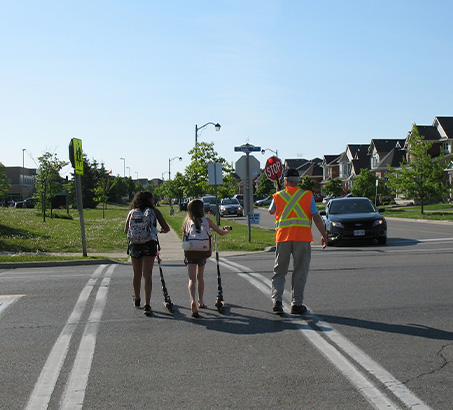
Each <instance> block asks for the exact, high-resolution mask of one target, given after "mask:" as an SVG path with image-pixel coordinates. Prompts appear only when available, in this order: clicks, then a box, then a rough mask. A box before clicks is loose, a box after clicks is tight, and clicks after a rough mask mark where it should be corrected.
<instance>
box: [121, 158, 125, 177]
mask: <svg viewBox="0 0 453 410" xmlns="http://www.w3.org/2000/svg"><path fill="white" fill-rule="evenodd" d="M120 159H122V160H123V176H124V178H126V158H120Z"/></svg>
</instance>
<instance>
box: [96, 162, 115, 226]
mask: <svg viewBox="0 0 453 410" xmlns="http://www.w3.org/2000/svg"><path fill="white" fill-rule="evenodd" d="M99 171H100V174H99V178H98V181H97V183H96V188H95V189H94V200H95V201H96V202H97V203H101V202H102V218H105V208H106V204H107V201H108V200H109V195H110V191H111V190H112V188H113V187H114V186H115V183H116V180H115V179H114V178H113V177H112V176H110V174H109V173H108V172H107V171H106V169H105V168H104V164H102V165H101V168H100V170H99Z"/></svg>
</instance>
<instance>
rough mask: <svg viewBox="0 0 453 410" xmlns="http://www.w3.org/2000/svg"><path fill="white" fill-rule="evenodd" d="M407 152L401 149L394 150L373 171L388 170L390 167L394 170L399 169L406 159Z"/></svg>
mask: <svg viewBox="0 0 453 410" xmlns="http://www.w3.org/2000/svg"><path fill="white" fill-rule="evenodd" d="M405 154H406V151H405V150H403V149H400V148H393V149H392V150H391V151H390V152H389V153H388V154H387V155H385V156H384V158H382V159H381V160H380V161H379V163H378V164H377V165H376V167H375V168H373V171H378V170H385V171H387V170H388V165H390V166H391V167H392V168H399V167H400V166H401V163H402V162H403V160H404V158H405Z"/></svg>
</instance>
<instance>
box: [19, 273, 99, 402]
mask: <svg viewBox="0 0 453 410" xmlns="http://www.w3.org/2000/svg"><path fill="white" fill-rule="evenodd" d="M106 266H107V265H100V266H99V267H98V268H97V269H96V270H95V272H94V273H93V275H91V277H90V279H89V280H88V282H87V283H86V285H85V287H84V288H83V289H82V292H81V293H80V295H79V299H78V300H77V303H76V305H75V307H74V310H73V311H72V313H71V315H70V316H69V319H68V321H67V322H66V325H65V327H64V328H63V330H62V331H61V333H60V336H59V337H58V339H57V341H56V342H55V344H54V346H53V348H52V350H51V352H50V354H49V356H48V357H47V360H46V363H45V364H44V367H43V368H42V370H41V374H40V375H39V378H38V380H37V382H36V384H35V387H34V389H33V391H32V393H31V395H30V397H29V399H28V403H27V406H26V407H25V408H26V409H29V410H37V409H46V408H47V406H48V404H49V401H50V398H51V396H52V393H53V391H54V389H55V385H56V383H57V380H58V377H59V375H60V372H61V368H62V366H63V363H64V361H65V359H66V355H67V353H68V349H69V343H70V341H71V338H72V334H73V333H74V330H75V328H76V327H77V324H78V322H79V320H80V317H81V316H82V313H83V311H84V310H85V307H86V304H87V301H88V297H89V296H90V294H91V291H92V290H93V288H94V286H95V284H96V282H97V280H98V278H99V276H100V275H101V272H102V270H103V269H104V268H105V267H106Z"/></svg>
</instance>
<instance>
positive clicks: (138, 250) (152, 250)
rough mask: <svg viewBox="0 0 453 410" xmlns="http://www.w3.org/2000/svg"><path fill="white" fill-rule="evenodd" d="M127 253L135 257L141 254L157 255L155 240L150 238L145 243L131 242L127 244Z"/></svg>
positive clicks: (139, 256)
mask: <svg viewBox="0 0 453 410" xmlns="http://www.w3.org/2000/svg"><path fill="white" fill-rule="evenodd" d="M129 254H130V255H131V256H132V257H133V258H135V259H140V258H141V257H142V256H154V257H155V256H157V242H156V241H154V240H152V241H148V242H145V243H131V244H129Z"/></svg>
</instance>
